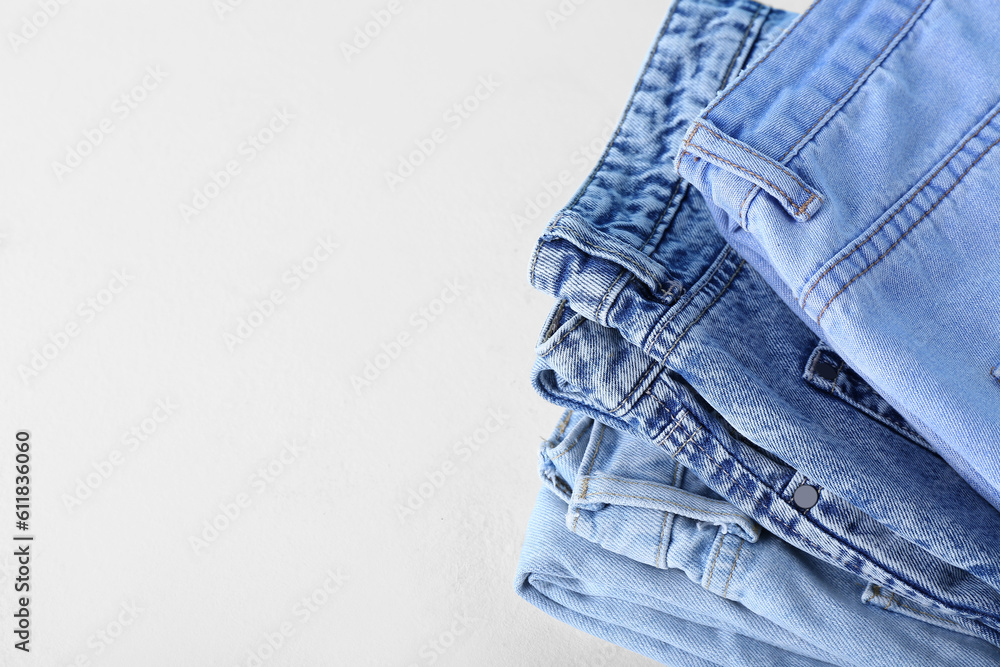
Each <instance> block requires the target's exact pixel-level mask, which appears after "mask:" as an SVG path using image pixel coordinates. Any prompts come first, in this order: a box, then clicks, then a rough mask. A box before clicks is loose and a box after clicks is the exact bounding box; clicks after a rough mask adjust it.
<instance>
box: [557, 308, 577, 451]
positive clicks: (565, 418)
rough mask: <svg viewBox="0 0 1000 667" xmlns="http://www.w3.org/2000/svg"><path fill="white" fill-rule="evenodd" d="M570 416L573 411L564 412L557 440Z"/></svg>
mask: <svg viewBox="0 0 1000 667" xmlns="http://www.w3.org/2000/svg"><path fill="white" fill-rule="evenodd" d="M560 309H561V307H560ZM572 416H573V411H572V410H567V411H566V416H565V417H563V420H562V422H560V424H559V435H557V436H556V437H557V438H561V437H562V434H563V432H564V431H565V430H566V425H567V424H569V418H570V417H572Z"/></svg>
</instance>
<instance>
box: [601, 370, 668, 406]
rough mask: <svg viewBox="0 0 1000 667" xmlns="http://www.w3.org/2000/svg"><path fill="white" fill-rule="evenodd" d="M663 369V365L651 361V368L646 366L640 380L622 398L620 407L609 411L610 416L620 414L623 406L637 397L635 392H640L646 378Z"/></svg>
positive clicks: (619, 403)
mask: <svg viewBox="0 0 1000 667" xmlns="http://www.w3.org/2000/svg"><path fill="white" fill-rule="evenodd" d="M661 367H662V364H659V363H657V362H655V361H651V362H650V363H649V366H646V370H644V371H643V372H642V375H640V376H639V379H638V380H636V381H635V384H634V385H632V388H631V389H629V390H628V393H627V394H625V395H624V396H623V397H622V400H621V401H619V402H618V405H616V406H615V407H613V408H611V410H609V411H608V412H609V413H610V414H615V413H616V412H618V411H619V410H621V408H622V406H624V405H625V404H626V403H628V401H629V400H630V399H631V398H632V396H634V395H635V392H637V391H639V387H640V386H641V385H642V383H643V382H645V381H646V378H648V377H649V374H650V373H651V372H653V371H654V370H657V371H658V369H660V368H661Z"/></svg>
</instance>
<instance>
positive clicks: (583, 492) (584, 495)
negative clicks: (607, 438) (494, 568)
mask: <svg viewBox="0 0 1000 667" xmlns="http://www.w3.org/2000/svg"><path fill="white" fill-rule="evenodd" d="M607 430H608V428H607V427H606V426H605V425H604V424H601V434H600V435H599V436H597V444H596V445H595V446H594V455H593V456H592V457H590V466H589V467H588V468H587V476H586V477H584V478H583V489H582V490H581V491H580V498H581V499H586V498H587V486H588V484H589V482H590V471H591V470H593V469H594V462H595V461H597V454H598V453H599V452H600V451H601V441H602V440H604V434H605V432H607Z"/></svg>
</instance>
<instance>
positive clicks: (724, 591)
mask: <svg viewBox="0 0 1000 667" xmlns="http://www.w3.org/2000/svg"><path fill="white" fill-rule="evenodd" d="M744 544H746V542H744V541H743V540H740V545H739V546H738V547H736V556H735V557H734V558H733V569H731V570H730V571H729V578H728V579H726V587H725V588H723V589H722V597H726V591H728V590H729V581H730V580H731V579H732V578H733V572H735V571H736V563H738V562H739V560H740V551H741V550H742V549H743V545H744Z"/></svg>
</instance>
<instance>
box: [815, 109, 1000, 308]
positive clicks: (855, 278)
mask: <svg viewBox="0 0 1000 667" xmlns="http://www.w3.org/2000/svg"><path fill="white" fill-rule="evenodd" d="M987 125H988V124H987ZM987 125H983V126H982V127H981V128H979V132H982V131H983V130H984V129H986V127H987ZM979 132H976V134H975V135H973V136H976V135H978V134H979ZM969 138H970V139H971V138H972V137H969ZM997 144H1000V138H998V139H997V140H996V141H994V142H993V143H992V144H990V145H989V146H987V147H986V149H985V150H984V151H983V152H982V153H980V154H979V156H978V157H976V159H975V160H973V161H972V162H971V163H970V164H969V166H968V167H966V168H965V171H963V172H962V174H961V175H960V176H959V177H958V179H957V180H956V181H955V182H954V183H952V184H951V187H949V188H948V189H947V190H945V192H944V194H943V195H941V196H940V197H939V198H938V200H937V201H936V202H934V204H933V205H932V206H931V207H930V208H928V209H927V210H926V211H924V213H923V215H921V216H920V217H919V218H917V219H916V221H915V222H914V223H913V224H912V225H910V226H909V227H908V228H907V229H906V231H904V232H903V233H902V235H901V236H900V237H899V238H898V239H896V240H895V241H894V242H893V244H892V245H890V246H889V247H888V248H887V249H886V250H885V252H883V253H882V254H881V255H879V256H878V257H877V258H876V259H875V261H874V262H872V263H871V264H869V265H868V267H867V268H866V269H865V270H864V271H862V272H861V273H859V274H857V275H856V276H854V277H853V278H851V279H850V280H848V281H847V282H846V283H845V284H844V286H843V287H841V288H840V290H839V291H838V292H837V293H836V294H834V295H833V296H832V297H830V300H829V301H827V302H826V305H825V306H823V309H822V310H821V311H819V315H817V316H816V324H819V321H820V320H821V319H823V314H824V313H826V311H827V309H828V308H829V307H830V305H831V304H832V303H833V302H834V300H836V298H837V297H838V296H840V295H841V294H843V293H844V292H845V291H846V290H847V288H848V287H850V286H851V285H852V284H853V283H854V282H855V281H856V280H857V279H858V278H860V277H861V276H863V275H865V274H866V273H868V272H869V271H870V270H871V269H872V268H874V267H875V265H876V264H878V263H879V262H881V261H882V260H883V259H885V257H886V255H888V254H889V253H890V252H892V251H893V250H894V249H895V248H896V246H897V245H899V243H900V242H901V241H902V240H903V239H905V238H906V237H907V235H909V233H910V232H912V231H913V230H914V229H916V227H917V225H919V224H920V223H921V222H922V221H923V219H924V218H926V217H927V216H928V215H930V214H931V213H933V212H934V209H936V208H937V207H938V204H940V203H941V202H942V201H944V199H945V197H947V196H948V195H950V194H951V191H952V190H954V189H955V188H956V187H958V184H959V183H961V182H962V179H964V178H965V177H966V175H968V173H969V172H970V171H971V170H972V168H973V167H975V166H976V165H977V164H979V161H980V160H982V159H983V158H984V157H986V154H987V153H989V152H990V151H991V150H992V149H993V147H994V146H996V145H997ZM852 254H853V253H852Z"/></svg>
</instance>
